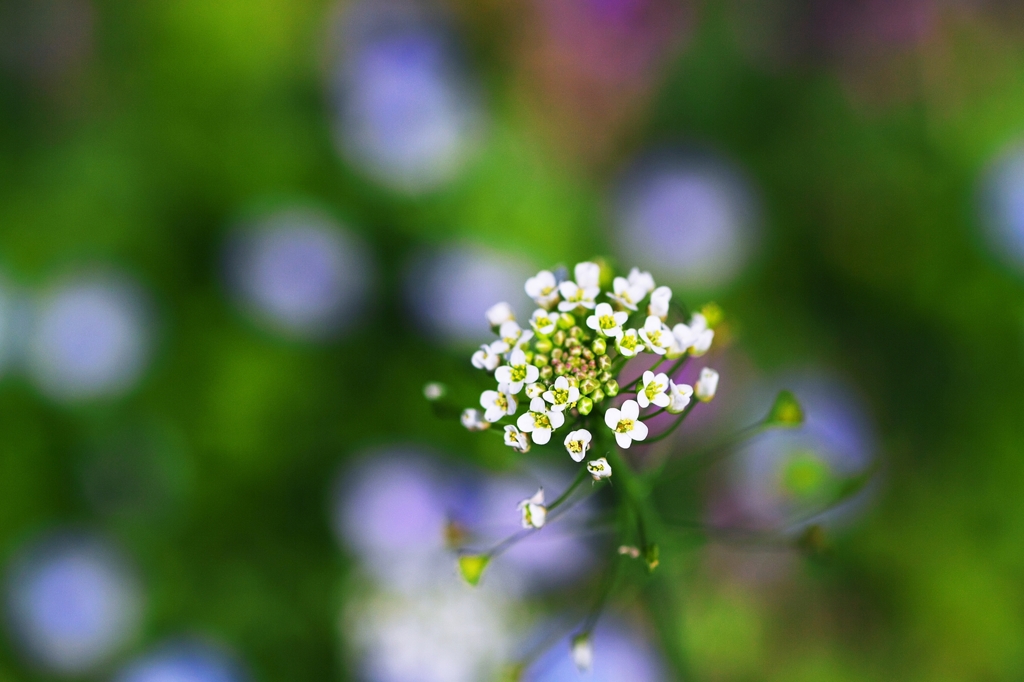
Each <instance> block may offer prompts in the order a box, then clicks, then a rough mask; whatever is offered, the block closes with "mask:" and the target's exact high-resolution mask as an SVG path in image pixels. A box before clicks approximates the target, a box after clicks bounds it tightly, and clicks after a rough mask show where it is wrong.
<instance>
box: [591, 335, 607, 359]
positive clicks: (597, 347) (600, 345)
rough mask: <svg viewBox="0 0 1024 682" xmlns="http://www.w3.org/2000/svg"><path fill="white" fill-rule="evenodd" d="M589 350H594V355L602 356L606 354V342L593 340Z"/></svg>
mask: <svg viewBox="0 0 1024 682" xmlns="http://www.w3.org/2000/svg"><path fill="white" fill-rule="evenodd" d="M591 348H593V349H594V355H604V354H605V353H607V352H608V342H607V341H605V340H604V339H595V340H594V343H593V345H592V346H591Z"/></svg>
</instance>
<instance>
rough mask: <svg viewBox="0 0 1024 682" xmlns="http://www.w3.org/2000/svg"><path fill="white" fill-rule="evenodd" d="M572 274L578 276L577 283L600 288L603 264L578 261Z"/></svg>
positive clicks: (582, 285) (585, 286)
mask: <svg viewBox="0 0 1024 682" xmlns="http://www.w3.org/2000/svg"><path fill="white" fill-rule="evenodd" d="M572 274H573V275H575V276H576V284H579V285H580V286H581V287H584V288H587V287H590V288H598V287H600V286H601V266H600V265H598V264H597V263H591V262H590V261H583V262H582V263H577V264H576V267H575V268H573V273H572Z"/></svg>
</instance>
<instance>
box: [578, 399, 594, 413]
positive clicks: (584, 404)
mask: <svg viewBox="0 0 1024 682" xmlns="http://www.w3.org/2000/svg"><path fill="white" fill-rule="evenodd" d="M576 409H577V410H579V412H580V414H582V415H584V416H586V415H588V414H590V411H591V410H592V409H594V401H593V400H591V399H590V398H587V397H586V396H584V397H582V398H580V401H579V402H578V403H576Z"/></svg>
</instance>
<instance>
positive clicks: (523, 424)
mask: <svg viewBox="0 0 1024 682" xmlns="http://www.w3.org/2000/svg"><path fill="white" fill-rule="evenodd" d="M564 423H565V415H564V414H562V413H561V412H556V411H555V410H549V409H548V405H547V403H545V402H544V399H543V398H534V399H533V400H531V401H530V411H529V412H526V413H524V414H521V415H519V419H518V420H516V426H518V427H519V430H520V431H524V432H525V433H529V434H532V437H533V442H534V443H536V444H537V445H545V444H547V442H548V441H550V440H551V432H552V431H554V430H555V429H557V428H558V427H560V426H561V425H562V424H564Z"/></svg>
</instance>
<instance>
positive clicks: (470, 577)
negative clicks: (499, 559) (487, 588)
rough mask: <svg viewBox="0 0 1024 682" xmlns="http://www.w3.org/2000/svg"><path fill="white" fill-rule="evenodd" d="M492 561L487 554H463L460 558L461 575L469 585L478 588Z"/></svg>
mask: <svg viewBox="0 0 1024 682" xmlns="http://www.w3.org/2000/svg"><path fill="white" fill-rule="evenodd" d="M490 561H491V557H489V556H487V555H486V554H463V555H462V556H460V557H459V573H461V574H462V578H463V579H464V580H465V581H466V582H467V583H469V584H470V585H472V586H474V587H476V586H477V585H479V584H480V578H482V577H483V575H484V569H485V568H487V564H488V563H490Z"/></svg>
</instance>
